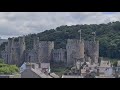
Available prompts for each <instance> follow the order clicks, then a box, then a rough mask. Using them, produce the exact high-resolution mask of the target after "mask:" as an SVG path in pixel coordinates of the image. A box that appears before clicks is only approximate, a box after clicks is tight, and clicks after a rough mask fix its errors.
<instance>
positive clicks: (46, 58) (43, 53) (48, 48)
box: [38, 41, 54, 63]
mask: <svg viewBox="0 0 120 90" xmlns="http://www.w3.org/2000/svg"><path fill="white" fill-rule="evenodd" d="M53 49H54V42H52V41H40V42H39V51H38V53H39V59H40V62H46V63H47V62H50V61H51V59H52V50H53Z"/></svg>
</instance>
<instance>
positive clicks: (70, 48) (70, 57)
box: [66, 39, 84, 66]
mask: <svg viewBox="0 0 120 90" xmlns="http://www.w3.org/2000/svg"><path fill="white" fill-rule="evenodd" d="M66 49H67V65H68V66H71V65H73V64H75V61H76V60H84V41H82V40H77V39H68V40H67V45H66Z"/></svg>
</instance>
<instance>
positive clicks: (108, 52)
mask: <svg viewBox="0 0 120 90" xmlns="http://www.w3.org/2000/svg"><path fill="white" fill-rule="evenodd" d="M80 29H81V30H82V39H84V40H92V39H93V37H92V32H94V31H96V39H97V40H99V42H100V56H102V57H108V58H116V59H120V22H119V21H116V22H110V23H107V24H99V25H97V24H90V25H87V24H84V25H72V26H67V25H65V26H60V27H57V28H56V29H51V30H46V31H44V32H41V33H38V34H29V35H26V46H27V49H32V47H33V46H32V43H33V37H34V36H38V37H39V38H40V40H42V41H54V42H55V48H65V46H66V41H67V39H78V38H79V33H78V30H80ZM16 40H17V38H16ZM4 45H5V43H4V44H2V45H1V46H0V49H1V50H3V49H4Z"/></svg>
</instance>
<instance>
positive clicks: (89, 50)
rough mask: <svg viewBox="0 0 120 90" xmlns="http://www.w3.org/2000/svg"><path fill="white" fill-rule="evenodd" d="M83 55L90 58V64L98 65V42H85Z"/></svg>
mask: <svg viewBox="0 0 120 90" xmlns="http://www.w3.org/2000/svg"><path fill="white" fill-rule="evenodd" d="M85 54H86V55H87V56H88V57H90V58H91V60H92V62H95V63H98V58H99V41H95V42H94V41H85Z"/></svg>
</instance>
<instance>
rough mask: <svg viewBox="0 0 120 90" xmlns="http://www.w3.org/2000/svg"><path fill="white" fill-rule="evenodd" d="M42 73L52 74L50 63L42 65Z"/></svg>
mask: <svg viewBox="0 0 120 90" xmlns="http://www.w3.org/2000/svg"><path fill="white" fill-rule="evenodd" d="M40 68H41V70H42V72H46V73H50V63H40Z"/></svg>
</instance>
